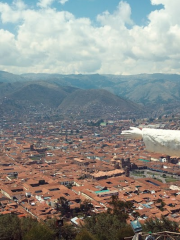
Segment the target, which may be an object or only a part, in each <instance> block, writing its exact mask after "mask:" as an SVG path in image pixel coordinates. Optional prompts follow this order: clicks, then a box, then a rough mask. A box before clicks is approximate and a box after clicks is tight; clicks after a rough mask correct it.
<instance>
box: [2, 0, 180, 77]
mask: <svg viewBox="0 0 180 240" xmlns="http://www.w3.org/2000/svg"><path fill="white" fill-rule="evenodd" d="M64 2H65V1H64ZM52 3H53V0H40V1H39V2H38V6H39V7H38V8H34V9H33V8H30V7H28V6H27V5H26V4H24V2H23V1H21V0H18V1H15V2H13V4H7V3H2V2H0V20H1V21H2V24H1V25H2V27H1V29H0V69H1V70H5V71H10V72H14V73H23V72H49V73H55V72H57V73H64V74H66V73H67V74H68V73H95V72H98V73H111V74H136V73H144V72H147V73H153V72H164V73H180V67H179V66H180V64H179V63H180V50H179V42H180V14H179V11H178V9H179V7H180V1H179V0H173V1H169V0H151V3H152V4H153V5H157V4H163V6H164V8H162V9H161V10H156V11H153V12H151V13H150V14H149V15H148V23H147V25H146V26H138V25H135V24H134V23H133V21H132V19H131V7H130V5H129V4H128V3H126V2H124V1H120V2H119V4H118V6H117V8H116V10H115V11H114V12H113V13H109V12H108V11H106V12H103V13H100V14H99V15H98V16H97V23H98V24H96V25H94V24H93V23H92V22H91V20H90V19H89V18H76V17H75V16H74V15H73V14H72V13H70V12H67V11H58V10H57V9H55V8H52V7H51V4H52ZM7 23H11V24H14V26H15V29H16V32H14V30H13V31H11V30H10V29H9V30H8V29H6V26H7Z"/></svg>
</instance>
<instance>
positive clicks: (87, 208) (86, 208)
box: [80, 199, 93, 216]
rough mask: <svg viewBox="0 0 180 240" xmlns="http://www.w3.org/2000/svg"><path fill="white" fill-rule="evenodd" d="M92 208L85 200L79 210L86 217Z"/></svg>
mask: <svg viewBox="0 0 180 240" xmlns="http://www.w3.org/2000/svg"><path fill="white" fill-rule="evenodd" d="M92 208H93V205H92V204H91V202H90V201H89V200H87V199H85V200H84V201H83V202H82V203H81V204H80V210H81V211H82V212H84V213H85V215H86V216H87V215H88V214H89V213H90V210H91V209H92Z"/></svg>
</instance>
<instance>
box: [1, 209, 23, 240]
mask: <svg viewBox="0 0 180 240" xmlns="http://www.w3.org/2000/svg"><path fill="white" fill-rule="evenodd" d="M0 239H5V240H21V239H22V233H21V222H20V219H19V218H18V217H17V216H16V215H11V214H7V215H1V216H0Z"/></svg>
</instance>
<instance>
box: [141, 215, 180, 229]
mask: <svg viewBox="0 0 180 240" xmlns="http://www.w3.org/2000/svg"><path fill="white" fill-rule="evenodd" d="M177 229H178V223H176V222H174V221H170V220H169V219H167V218H166V217H164V216H161V218H160V219H158V218H155V219H152V218H150V219H148V220H146V221H145V224H144V225H143V230H144V231H146V232H148V231H151V232H162V231H170V232H176V231H177Z"/></svg>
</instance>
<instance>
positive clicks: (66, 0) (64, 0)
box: [59, 0, 68, 5]
mask: <svg viewBox="0 0 180 240" xmlns="http://www.w3.org/2000/svg"><path fill="white" fill-rule="evenodd" d="M59 2H60V3H61V4H62V5H64V4H65V3H66V2H68V0H60V1H59Z"/></svg>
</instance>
